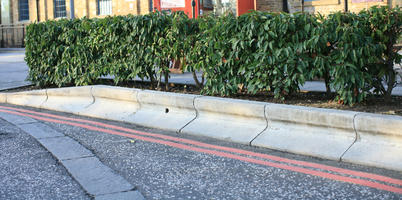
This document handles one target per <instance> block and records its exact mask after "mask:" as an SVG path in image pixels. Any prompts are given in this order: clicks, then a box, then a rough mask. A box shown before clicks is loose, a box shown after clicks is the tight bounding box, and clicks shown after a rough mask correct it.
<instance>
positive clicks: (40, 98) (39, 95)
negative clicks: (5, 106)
mask: <svg viewBox="0 0 402 200" xmlns="http://www.w3.org/2000/svg"><path fill="white" fill-rule="evenodd" d="M46 99H47V94H46V90H32V91H25V92H16V93H8V94H7V103H10V104H15V105H20V106H30V107H35V108H40V107H41V105H42V104H43V103H44V102H46Z"/></svg>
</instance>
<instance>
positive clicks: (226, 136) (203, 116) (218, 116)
mask: <svg viewBox="0 0 402 200" xmlns="http://www.w3.org/2000/svg"><path fill="white" fill-rule="evenodd" d="M265 105H266V104H265V103H260V102H253V101H244V100H235V99H223V98H216V97H200V98H196V99H195V108H196V110H197V112H198V115H197V119H195V120H194V121H193V122H191V123H190V124H189V125H188V126H186V127H185V128H184V129H183V130H182V133H186V134H193V135H202V136H208V137H213V138H217V139H223V140H228V141H234V142H239V143H243V144H249V143H250V141H251V140H253V139H254V138H255V137H256V136H257V135H258V134H259V133H261V132H262V131H263V130H264V129H265V128H266V126H267V121H266V119H265V116H264V106H265Z"/></svg>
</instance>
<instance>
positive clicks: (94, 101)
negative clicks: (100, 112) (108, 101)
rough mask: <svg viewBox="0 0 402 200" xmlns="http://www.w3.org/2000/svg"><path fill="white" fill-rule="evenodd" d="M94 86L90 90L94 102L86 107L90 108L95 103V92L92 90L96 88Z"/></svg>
mask: <svg viewBox="0 0 402 200" xmlns="http://www.w3.org/2000/svg"><path fill="white" fill-rule="evenodd" d="M94 87H95V86H91V89H90V90H89V93H90V95H91V97H92V102H91V103H90V104H89V105H87V106H85V108H88V107H89V106H92V105H93V104H95V101H96V99H95V96H94V93H93V91H92V90H93V89H94Z"/></svg>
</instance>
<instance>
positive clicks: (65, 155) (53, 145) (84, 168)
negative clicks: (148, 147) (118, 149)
mask: <svg viewBox="0 0 402 200" xmlns="http://www.w3.org/2000/svg"><path fill="white" fill-rule="evenodd" d="M0 118H3V119H6V120H7V121H9V122H10V123H14V124H15V125H16V126H17V127H19V128H21V129H22V130H24V131H25V132H26V133H28V134H30V135H31V136H33V137H34V138H36V139H37V141H38V142H39V143H41V144H42V146H44V147H45V148H46V149H47V150H48V151H49V152H50V153H51V154H53V156H54V157H55V158H57V159H58V160H59V161H60V162H61V163H62V164H63V166H64V167H65V168H66V169H67V171H68V172H69V173H70V174H71V175H72V176H73V177H74V179H75V180H77V181H78V183H79V184H80V185H81V186H82V187H83V188H84V190H85V191H86V192H87V193H89V194H90V195H91V196H93V197H97V196H98V195H107V194H110V196H104V197H102V198H103V199H105V198H108V197H112V198H111V199H120V198H129V197H132V198H131V199H137V197H142V195H141V193H139V192H138V191H136V192H134V191H132V190H134V189H135V188H134V186H133V185H131V184H130V183H129V182H127V181H126V180H125V179H124V178H123V177H121V176H119V175H118V174H116V173H115V172H113V170H111V169H110V168H109V167H107V166H105V165H104V164H102V162H101V161H99V159H98V158H96V157H95V156H94V154H93V153H92V152H91V151H89V150H88V149H86V148H85V147H83V146H82V145H80V144H79V143H78V142H77V141H75V140H73V139H71V138H70V137H67V136H65V135H64V134H63V133H61V132H59V131H57V130H56V129H54V128H52V127H50V126H48V125H46V124H44V123H39V122H31V123H20V122H26V121H28V120H29V118H26V117H23V116H18V115H13V114H7V113H2V112H0ZM19 118H21V119H19ZM15 122H19V123H15ZM0 136H1V134H0ZM120 193H122V194H120Z"/></svg>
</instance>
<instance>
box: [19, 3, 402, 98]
mask: <svg viewBox="0 0 402 200" xmlns="http://www.w3.org/2000/svg"><path fill="white" fill-rule="evenodd" d="M401 25H402V12H401V10H400V8H394V9H389V8H387V7H373V8H370V9H369V10H364V11H362V12H360V13H359V14H353V13H341V12H338V13H334V14H330V15H328V16H326V17H323V16H319V15H310V14H305V13H295V14H285V13H267V12H259V11H255V12H251V13H247V14H244V15H242V16H240V17H235V16H233V15H225V16H220V17H215V16H206V17H202V18H199V19H189V18H188V17H187V16H186V15H185V14H184V13H181V12H178V13H173V14H165V13H160V12H155V13H151V14H148V15H143V16H132V15H128V16H115V17H106V18H103V19H87V18H83V19H75V20H67V19H62V20H59V21H47V22H43V23H35V24H31V25H29V26H28V27H27V35H26V61H27V64H28V66H29V67H30V71H29V80H30V81H32V82H33V83H35V84H37V85H40V86H46V85H57V86H59V87H60V86H64V85H88V84H92V83H94V82H95V81H96V80H97V79H99V77H102V76H106V75H112V76H114V81H115V83H116V84H117V83H120V82H125V81H129V80H133V79H134V78H135V77H139V78H141V79H150V80H151V83H152V84H153V85H154V86H155V84H156V83H158V87H159V86H160V82H161V78H162V75H164V76H165V81H166V82H165V83H166V84H165V85H166V87H167V86H168V84H167V83H168V77H169V69H168V67H169V64H170V62H171V61H172V60H181V61H182V63H184V69H185V70H187V71H191V72H195V71H202V72H203V73H204V75H205V78H206V83H205V85H204V84H203V81H201V82H199V81H198V80H197V79H196V80H197V83H198V85H199V86H200V87H203V89H202V92H203V93H204V94H209V95H221V96H227V95H233V94H237V93H239V92H241V93H249V94H255V93H257V92H268V91H271V92H272V93H273V94H274V95H275V97H276V98H280V99H284V98H285V97H286V96H287V95H290V94H292V93H294V92H297V91H298V90H299V86H300V85H303V84H304V83H305V81H306V80H312V79H313V78H319V79H323V80H325V83H326V86H327V92H328V94H330V92H331V89H332V90H335V92H336V93H337V97H336V98H337V99H338V100H339V102H342V103H345V104H354V103H356V102H360V101H363V100H364V99H365V98H366V96H367V95H368V94H371V93H372V92H374V93H380V94H382V95H384V96H385V97H386V98H388V99H389V97H390V94H391V92H392V88H393V87H395V72H394V71H393V69H392V66H393V63H400V62H401V56H400V55H399V54H398V53H397V52H396V51H395V50H394V48H393V46H394V45H395V44H396V42H397V40H398V38H400V37H401V33H402V28H401V27H402V26H401ZM194 77H195V76H194ZM384 82H385V83H386V86H384V84H383V83H384ZM373 88H374V90H373ZM167 89H168V88H166V90H167Z"/></svg>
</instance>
